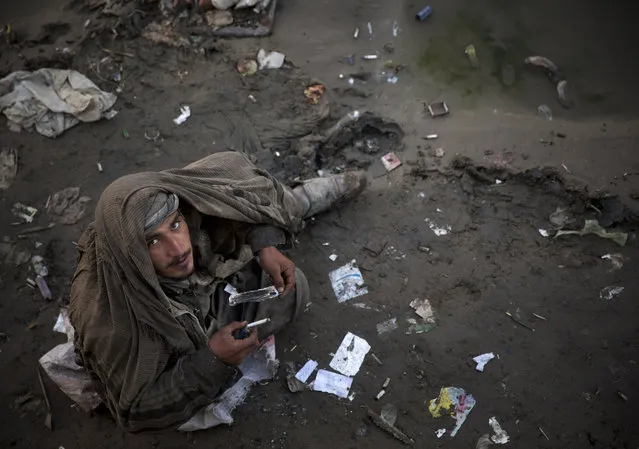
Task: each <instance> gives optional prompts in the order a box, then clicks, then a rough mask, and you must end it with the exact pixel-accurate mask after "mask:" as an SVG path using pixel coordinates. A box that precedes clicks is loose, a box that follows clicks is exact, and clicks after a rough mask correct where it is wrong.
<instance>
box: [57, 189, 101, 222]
mask: <svg viewBox="0 0 639 449" xmlns="http://www.w3.org/2000/svg"><path fill="white" fill-rule="evenodd" d="M89 201H91V198H89V197H88V196H80V188H79V187H67V188H66V189H62V190H60V191H58V192H56V193H54V194H53V195H52V196H51V197H50V198H49V199H48V200H47V207H46V209H47V213H48V214H49V215H50V216H51V218H52V219H53V221H55V222H57V223H61V224H67V225H71V224H74V223H77V222H78V221H79V220H80V219H81V218H82V217H84V214H85V213H86V206H87V203H88V202H89Z"/></svg>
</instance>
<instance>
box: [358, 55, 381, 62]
mask: <svg viewBox="0 0 639 449" xmlns="http://www.w3.org/2000/svg"><path fill="white" fill-rule="evenodd" d="M377 58H379V56H377V55H364V56H362V59H363V60H364V61H374V60H376V59H377Z"/></svg>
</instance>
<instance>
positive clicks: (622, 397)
mask: <svg viewBox="0 0 639 449" xmlns="http://www.w3.org/2000/svg"><path fill="white" fill-rule="evenodd" d="M617 396H619V397H620V398H621V399H622V400H623V401H624V402H628V396H626V395H625V394H623V393H622V392H621V391H617Z"/></svg>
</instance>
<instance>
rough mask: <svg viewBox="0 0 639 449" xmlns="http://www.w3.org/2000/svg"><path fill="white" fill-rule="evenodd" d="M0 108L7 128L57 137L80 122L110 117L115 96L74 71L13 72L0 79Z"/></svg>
mask: <svg viewBox="0 0 639 449" xmlns="http://www.w3.org/2000/svg"><path fill="white" fill-rule="evenodd" d="M0 92H3V93H4V95H2V96H0V111H2V112H3V113H4V115H6V116H7V122H8V124H9V129H11V130H12V131H20V129H21V128H23V129H25V130H27V131H32V130H33V129H34V128H35V130H36V132H38V133H39V134H42V135H43V136H46V137H56V136H58V135H60V134H62V133H63V132H64V131H65V130H67V129H69V128H71V127H73V126H75V125H77V124H78V123H80V122H95V121H98V120H100V119H102V118H112V117H113V116H114V115H115V114H117V112H115V111H111V108H112V107H113V105H115V102H116V100H117V96H115V94H112V93H108V92H104V91H102V90H100V89H99V88H98V86H96V85H95V84H94V83H93V82H92V81H91V80H89V78H87V77H86V76H84V75H82V74H80V73H79V72H76V71H74V70H59V69H47V68H45V69H40V70H37V71H35V72H25V71H19V72H13V73H11V74H10V75H8V76H7V77H5V78H3V79H0Z"/></svg>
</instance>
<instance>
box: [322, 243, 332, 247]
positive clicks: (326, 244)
mask: <svg viewBox="0 0 639 449" xmlns="http://www.w3.org/2000/svg"><path fill="white" fill-rule="evenodd" d="M322 246H330V243H329V242H324V243H322Z"/></svg>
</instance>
